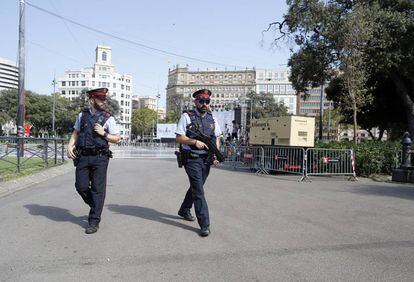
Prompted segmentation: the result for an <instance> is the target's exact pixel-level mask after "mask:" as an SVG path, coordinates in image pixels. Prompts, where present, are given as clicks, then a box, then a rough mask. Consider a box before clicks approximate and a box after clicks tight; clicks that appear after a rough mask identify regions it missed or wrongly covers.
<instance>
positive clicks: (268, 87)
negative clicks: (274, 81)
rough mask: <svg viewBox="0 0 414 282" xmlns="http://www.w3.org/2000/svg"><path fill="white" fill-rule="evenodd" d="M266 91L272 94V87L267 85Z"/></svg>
mask: <svg viewBox="0 0 414 282" xmlns="http://www.w3.org/2000/svg"><path fill="white" fill-rule="evenodd" d="M267 91H268V92H269V93H273V85H268V86H267Z"/></svg>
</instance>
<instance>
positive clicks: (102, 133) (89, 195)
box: [67, 88, 120, 234]
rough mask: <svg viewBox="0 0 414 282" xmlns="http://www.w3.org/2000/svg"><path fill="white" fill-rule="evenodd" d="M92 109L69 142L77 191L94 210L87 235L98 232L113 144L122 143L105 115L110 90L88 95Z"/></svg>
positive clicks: (81, 117) (84, 113)
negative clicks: (110, 146) (74, 168)
mask: <svg viewBox="0 0 414 282" xmlns="http://www.w3.org/2000/svg"><path fill="white" fill-rule="evenodd" d="M86 93H87V95H88V97H89V104H90V107H89V108H85V109H84V110H82V112H81V113H79V115H78V117H77V119H76V121H75V125H74V126H73V131H72V135H71V137H70V140H69V144H68V148H67V155H68V157H69V158H71V159H74V162H75V166H76V183H75V186H76V191H77V192H78V193H79V194H80V196H81V197H82V199H83V200H84V201H85V203H86V204H87V205H88V206H89V207H90V212H89V218H88V222H89V226H88V227H87V228H86V230H85V232H86V234H92V233H95V232H97V231H98V229H99V222H100V221H101V213H102V209H103V205H104V200H105V193H106V172H107V168H108V162H109V158H110V157H111V152H110V151H109V144H108V142H111V143H118V142H119V140H120V135H119V131H118V129H117V126H116V123H115V119H114V117H112V116H111V115H110V114H109V113H108V112H106V111H105V107H106V95H107V93H108V89H107V88H98V89H93V90H90V91H87V92H86Z"/></svg>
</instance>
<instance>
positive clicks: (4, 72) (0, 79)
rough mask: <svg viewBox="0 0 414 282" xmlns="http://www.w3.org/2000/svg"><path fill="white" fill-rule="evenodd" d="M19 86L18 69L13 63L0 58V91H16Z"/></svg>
mask: <svg viewBox="0 0 414 282" xmlns="http://www.w3.org/2000/svg"><path fill="white" fill-rule="evenodd" d="M18 86H19V68H18V66H17V64H16V63H14V62H13V61H10V60H7V59H4V58H0V91H2V90H6V89H17V88H18Z"/></svg>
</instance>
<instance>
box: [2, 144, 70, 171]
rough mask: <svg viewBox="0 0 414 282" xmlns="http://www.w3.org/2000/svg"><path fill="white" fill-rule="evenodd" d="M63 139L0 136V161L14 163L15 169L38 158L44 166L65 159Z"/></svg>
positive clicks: (19, 168) (17, 169)
mask: <svg viewBox="0 0 414 282" xmlns="http://www.w3.org/2000/svg"><path fill="white" fill-rule="evenodd" d="M66 142H67V141H66V140H65V139H61V138H28V137H14V136H13V137H4V136H0V162H6V163H9V164H12V165H16V171H17V172H20V170H21V168H22V167H23V166H24V165H25V164H26V163H28V162H29V161H30V160H32V159H35V158H40V159H41V160H42V163H43V165H44V166H45V167H48V166H49V164H50V163H53V164H55V165H56V164H58V163H63V162H64V161H65V144H66Z"/></svg>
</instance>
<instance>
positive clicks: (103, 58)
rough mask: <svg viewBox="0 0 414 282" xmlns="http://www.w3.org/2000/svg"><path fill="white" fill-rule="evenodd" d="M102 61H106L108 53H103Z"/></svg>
mask: <svg viewBox="0 0 414 282" xmlns="http://www.w3.org/2000/svg"><path fill="white" fill-rule="evenodd" d="M102 61H106V52H105V51H103V52H102Z"/></svg>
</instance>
